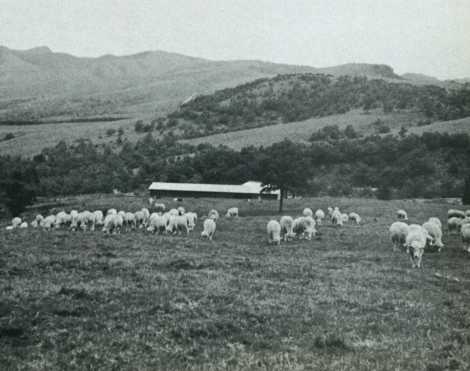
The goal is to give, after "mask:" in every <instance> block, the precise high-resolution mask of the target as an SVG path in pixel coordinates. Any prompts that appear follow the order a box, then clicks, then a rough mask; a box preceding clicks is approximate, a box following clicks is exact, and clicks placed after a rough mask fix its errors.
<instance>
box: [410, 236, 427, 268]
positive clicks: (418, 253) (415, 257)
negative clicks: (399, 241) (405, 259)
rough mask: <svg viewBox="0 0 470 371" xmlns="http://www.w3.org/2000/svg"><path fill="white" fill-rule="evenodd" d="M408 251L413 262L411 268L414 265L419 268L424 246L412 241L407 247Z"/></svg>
mask: <svg viewBox="0 0 470 371" xmlns="http://www.w3.org/2000/svg"><path fill="white" fill-rule="evenodd" d="M407 247H408V251H409V254H410V257H411V260H412V262H413V266H414V265H416V266H418V267H419V265H420V261H421V257H422V256H423V253H424V246H422V244H421V243H420V242H419V241H413V242H411V244H410V245H408V246H407Z"/></svg>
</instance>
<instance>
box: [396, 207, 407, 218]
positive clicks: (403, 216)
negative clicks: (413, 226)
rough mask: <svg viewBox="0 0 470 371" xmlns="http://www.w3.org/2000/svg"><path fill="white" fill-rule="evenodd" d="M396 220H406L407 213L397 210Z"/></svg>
mask: <svg viewBox="0 0 470 371" xmlns="http://www.w3.org/2000/svg"><path fill="white" fill-rule="evenodd" d="M397 219H399V220H408V213H407V212H406V211H405V210H403V209H400V210H397Z"/></svg>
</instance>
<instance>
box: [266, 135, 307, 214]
mask: <svg viewBox="0 0 470 371" xmlns="http://www.w3.org/2000/svg"><path fill="white" fill-rule="evenodd" d="M258 171H259V174H258V177H259V179H260V180H261V182H263V184H264V185H267V186H269V187H270V188H271V189H273V190H276V189H278V190H279V191H280V198H279V212H282V209H283V200H284V197H285V196H286V194H287V192H288V191H291V192H298V191H301V190H303V189H305V188H306V185H307V181H308V179H309V178H310V177H311V175H312V166H311V164H310V162H309V161H308V157H307V156H306V150H305V146H304V145H301V144H298V143H293V142H291V141H289V140H284V141H282V142H280V143H275V144H273V145H272V146H270V147H267V148H265V149H264V150H262V151H261V159H260V166H259V169H258Z"/></svg>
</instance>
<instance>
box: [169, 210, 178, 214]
mask: <svg viewBox="0 0 470 371" xmlns="http://www.w3.org/2000/svg"><path fill="white" fill-rule="evenodd" d="M168 214H169V215H179V212H178V210H177V209H170V211H168Z"/></svg>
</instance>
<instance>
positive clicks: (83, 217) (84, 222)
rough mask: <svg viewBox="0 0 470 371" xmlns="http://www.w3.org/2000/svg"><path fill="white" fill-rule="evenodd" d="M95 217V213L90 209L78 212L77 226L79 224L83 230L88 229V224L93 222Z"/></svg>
mask: <svg viewBox="0 0 470 371" xmlns="http://www.w3.org/2000/svg"><path fill="white" fill-rule="evenodd" d="M93 219H94V217H93V213H91V212H90V211H88V210H85V211H82V212H81V213H78V217H77V226H79V227H80V229H81V230H82V231H86V230H87V228H88V225H89V224H91V223H92V222H93Z"/></svg>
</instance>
